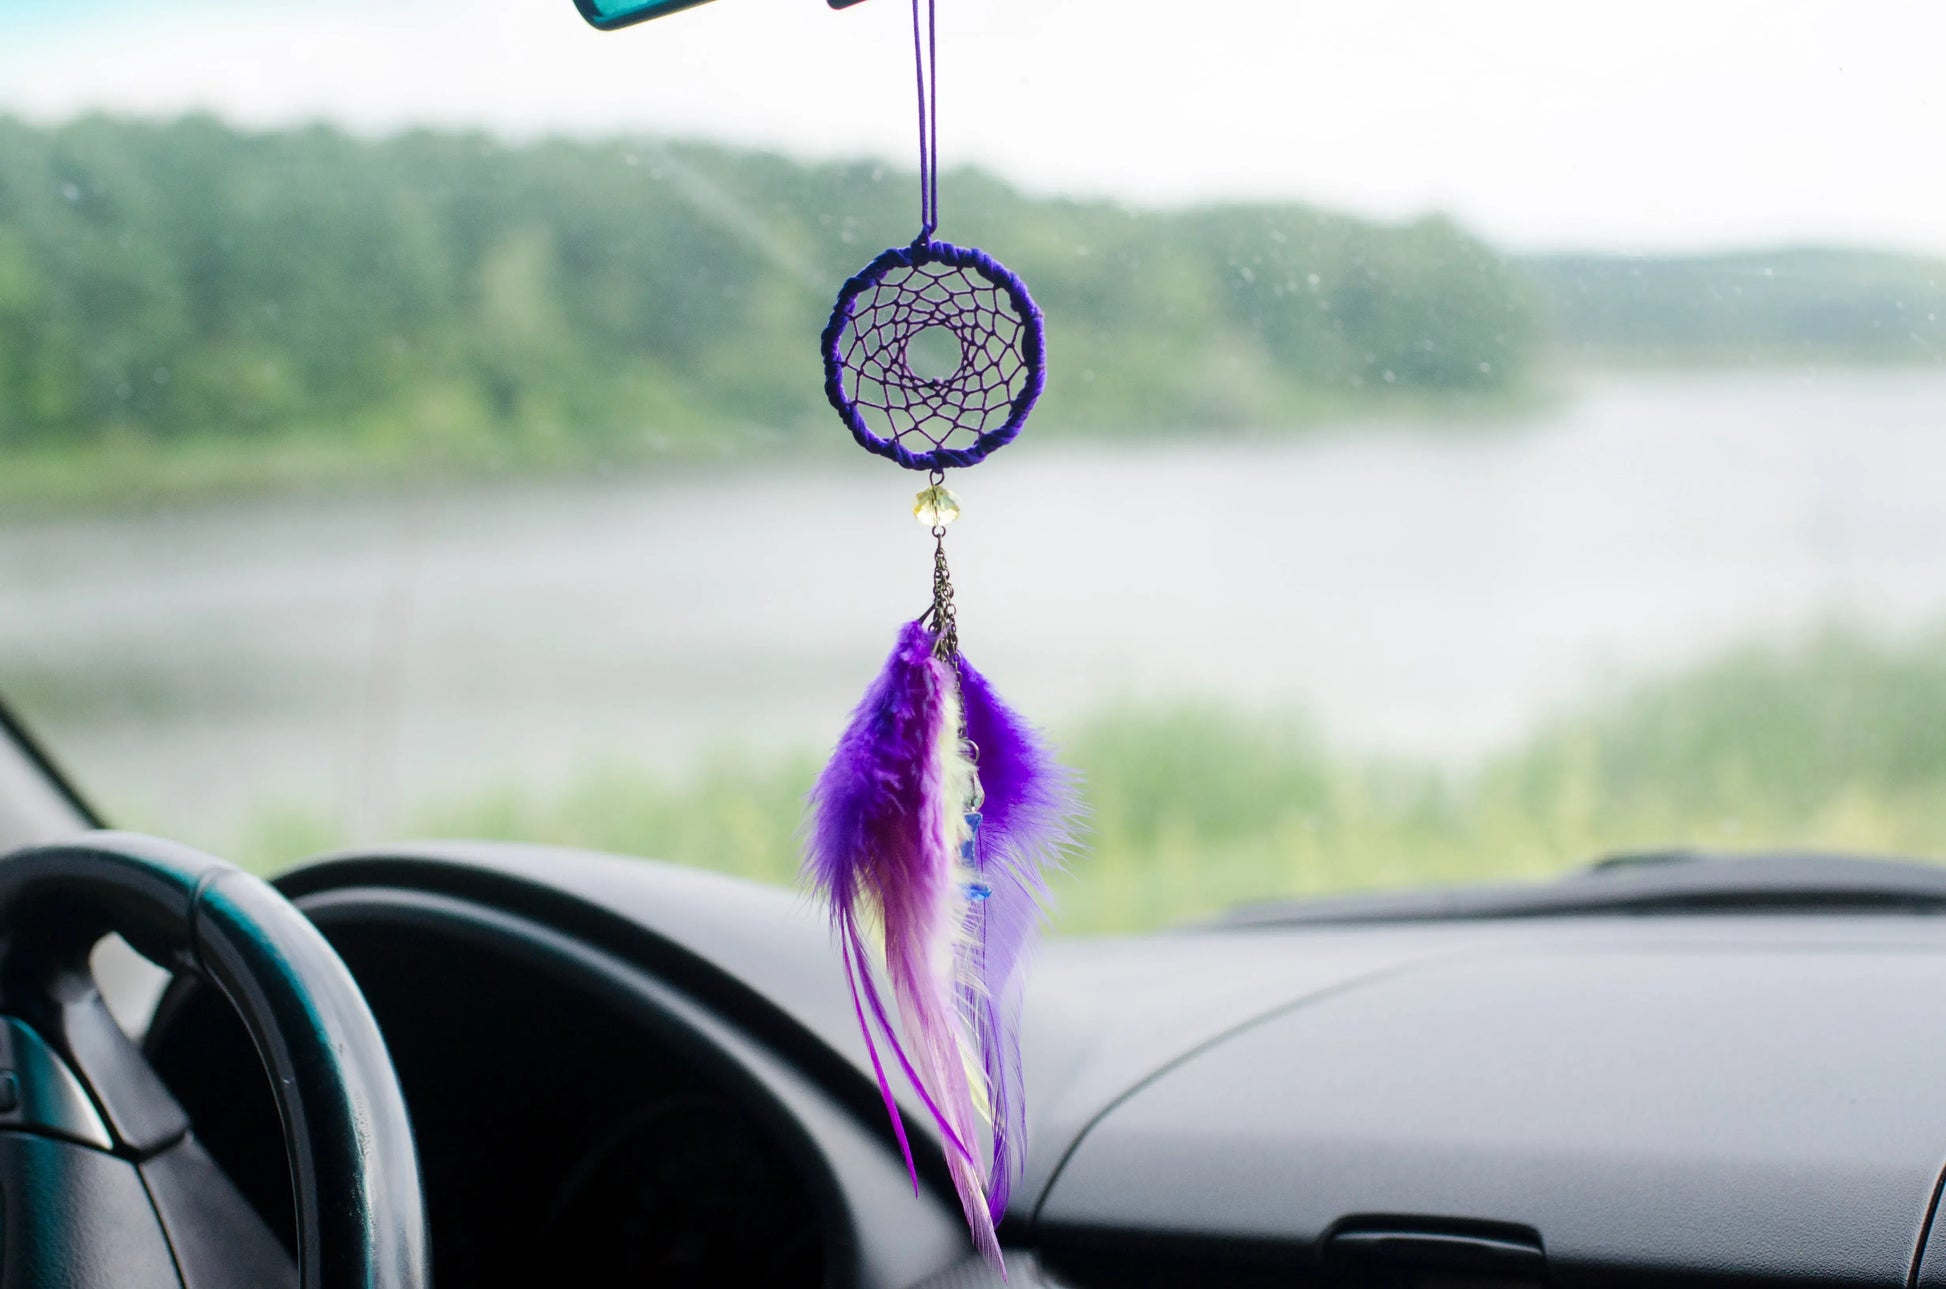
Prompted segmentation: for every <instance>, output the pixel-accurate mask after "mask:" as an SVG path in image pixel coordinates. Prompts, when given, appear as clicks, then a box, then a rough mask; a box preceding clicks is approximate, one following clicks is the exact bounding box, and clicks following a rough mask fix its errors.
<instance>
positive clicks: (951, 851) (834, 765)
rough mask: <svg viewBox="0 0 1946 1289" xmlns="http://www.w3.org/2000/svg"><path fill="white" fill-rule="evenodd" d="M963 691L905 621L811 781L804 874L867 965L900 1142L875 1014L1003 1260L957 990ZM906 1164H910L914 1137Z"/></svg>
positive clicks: (869, 1000) (864, 983)
mask: <svg viewBox="0 0 1946 1289" xmlns="http://www.w3.org/2000/svg"><path fill="white" fill-rule="evenodd" d="M957 690H958V686H957V685H956V683H955V678H954V676H953V673H952V670H951V668H950V667H949V666H948V665H947V664H945V663H942V662H940V661H939V660H937V659H935V658H934V657H933V637H932V633H931V632H929V631H927V630H926V629H925V627H924V625H923V624H921V623H918V622H912V623H908V624H907V625H906V627H905V628H904V630H903V631H901V632H900V634H899V640H898V644H897V645H896V646H895V647H894V648H893V650H892V656H891V657H890V658H888V659H887V660H886V663H885V667H884V669H883V670H882V671H880V673H879V676H878V679H877V680H876V681H874V682H873V684H872V687H871V688H870V689H869V690H868V691H866V694H865V698H864V700H863V701H862V702H860V703H859V705H858V708H857V710H856V711H855V712H853V713H852V718H851V724H850V725H849V727H847V729H846V730H845V733H844V735H843V737H842V738H840V739H839V741H838V747H837V750H836V751H835V752H834V753H833V755H832V758H831V763H830V764H829V765H827V766H826V767H825V770H824V773H823V774H822V775H820V776H819V778H818V782H817V785H816V786H815V787H814V788H813V789H812V791H811V800H810V805H811V826H810V829H809V837H808V844H807V846H806V854H805V870H806V873H807V875H808V876H809V877H810V879H811V880H812V882H813V883H814V884H815V885H816V886H817V887H818V888H819V889H820V890H822V891H823V892H824V893H825V895H826V897H827V898H828V899H829V901H830V905H831V916H832V921H833V923H834V925H835V927H836V929H837V931H838V935H839V939H840V948H841V950H842V951H843V952H844V953H845V954H846V955H847V967H848V968H852V967H855V968H856V976H855V978H854V979H853V980H852V991H853V999H854V1001H856V1000H857V998H858V995H859V992H860V990H861V989H862V991H863V994H864V998H865V1002H866V1004H868V1006H861V1007H860V1008H859V1018H860V1026H861V1029H862V1030H863V1033H864V1037H865V1045H866V1048H867V1049H868V1051H869V1052H870V1054H871V1057H872V1065H873V1068H874V1070H875V1071H876V1072H877V1075H878V1080H879V1091H880V1094H881V1095H882V1096H883V1097H884V1099H885V1104H886V1109H887V1111H888V1112H890V1114H891V1116H892V1121H893V1125H894V1128H895V1130H896V1131H897V1132H898V1135H899V1139H900V1143H901V1145H902V1146H905V1129H904V1125H903V1124H902V1123H901V1122H900V1120H899V1114H898V1109H897V1107H896V1106H895V1105H894V1103H893V1100H892V1093H891V1088H890V1085H889V1084H888V1082H887V1080H886V1078H885V1073H884V1069H883V1066H882V1064H881V1063H880V1061H879V1057H878V1045H877V1043H876V1041H875V1040H874V1039H873V1037H872V1033H873V1027H872V1025H870V1024H867V1023H866V1015H867V1012H868V1011H869V1015H870V1018H871V1019H872V1020H874V1021H876V1022H877V1026H878V1028H879V1030H880V1031H882V1033H883V1034H884V1037H885V1040H886V1042H887V1044H888V1046H890V1048H891V1049H892V1052H893V1054H894V1056H896V1057H897V1059H898V1062H899V1065H900V1067H901V1068H902V1069H903V1070H904V1071H905V1074H906V1077H907V1078H908V1079H910V1080H911V1081H912V1083H913V1086H914V1089H915V1090H916V1091H917V1092H918V1094H919V1096H920V1098H921V1100H922V1101H923V1102H924V1103H925V1105H926V1109H927V1111H928V1112H929V1113H930V1114H931V1115H932V1117H933V1118H934V1120H935V1121H936V1122H937V1124H938V1127H939V1130H940V1133H941V1135H942V1136H943V1137H945V1139H946V1142H947V1152H946V1163H947V1168H948V1171H949V1172H950V1173H951V1174H952V1177H953V1184H954V1186H955V1188H956V1189H957V1190H958V1191H959V1194H960V1202H961V1205H962V1207H963V1208H964V1209H965V1210H966V1217H967V1222H968V1224H969V1226H970V1227H971V1229H972V1233H973V1239H974V1243H975V1244H976V1245H977V1246H979V1248H980V1251H981V1252H982V1253H983V1254H985V1255H986V1256H987V1257H989V1258H990V1259H992V1260H994V1261H995V1263H996V1264H997V1263H998V1261H999V1257H1000V1249H999V1243H998V1241H997V1239H996V1238H995V1236H994V1233H993V1221H992V1218H991V1216H990V1214H989V1211H988V1206H987V1201H986V1196H985V1191H986V1166H985V1161H984V1160H983V1159H981V1158H980V1157H978V1156H977V1155H975V1153H974V1151H973V1149H972V1147H973V1145H974V1144H975V1142H976V1140H977V1138H976V1135H975V1129H976V1128H977V1126H978V1125H977V1123H976V1121H975V1117H974V1095H973V1090H972V1088H971V1087H970V1086H969V1084H968V1079H967V1060H966V1057H965V1054H964V1049H963V1046H962V1042H963V1040H962V1031H961V1027H960V1017H959V1009H958V1006H957V1002H956V999H955V994H954V988H953V964H952V950H951V945H952V941H953V938H954V936H955V935H956V934H957V930H958V923H959V919H960V917H961V915H962V908H961V905H962V904H963V902H964V898H965V897H964V895H963V893H962V892H961V891H960V889H959V887H958V884H957V882H956V881H955V878H954V869H955V866H956V865H957V863H958V859H959V847H960V837H961V834H962V832H963V830H964V827H965V825H964V822H963V817H964V811H965V803H964V795H965V792H966V790H967V787H968V786H969V784H970V779H968V778H967V777H966V773H965V771H966V767H965V765H964V762H963V761H961V760H958V754H957V733H958V731H957V728H956V726H957V723H958V715H959V698H958V693H957ZM873 923H877V924H878V926H879V927H880V928H881V929H882V931H883V932H884V939H885V974H886V977H887V979H888V980H889V982H890V984H891V992H892V996H893V998H894V999H895V1000H896V1001H897V1003H898V1010H899V1025H898V1027H897V1029H896V1030H895V1029H894V1027H893V1026H892V1024H891V1023H890V1019H889V1017H888V1016H887V1014H886V1010H885V1006H884V1003H883V1002H882V1000H881V998H880V996H879V992H878V989H877V986H876V984H875V982H874V980H873V973H872V968H871V957H870V954H869V951H868V949H867V947H866V943H865V928H866V927H868V926H870V925H872V924H873ZM900 1034H903V1035H904V1040H905V1041H904V1042H901V1041H900ZM968 1041H970V1036H968ZM906 1166H907V1168H908V1169H909V1170H910V1169H911V1168H912V1157H911V1150H910V1147H909V1146H906ZM914 1185H915V1187H916V1185H917V1174H916V1171H915V1172H914Z"/></svg>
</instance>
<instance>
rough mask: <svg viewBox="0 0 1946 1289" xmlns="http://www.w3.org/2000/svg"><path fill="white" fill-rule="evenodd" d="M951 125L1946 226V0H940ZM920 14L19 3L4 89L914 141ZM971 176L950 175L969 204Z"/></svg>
mask: <svg viewBox="0 0 1946 1289" xmlns="http://www.w3.org/2000/svg"><path fill="white" fill-rule="evenodd" d="M939 5H940V9H941V10H942V14H941V30H942V42H943V44H942V51H941V60H942V64H943V78H942V79H943V124H942V128H941V143H942V149H943V151H944V153H945V155H946V158H947V161H948V162H949V164H950V163H955V162H978V163H979V164H981V165H984V166H987V167H990V168H992V169H994V170H997V171H999V172H1000V173H1002V174H1004V175H1006V176H1008V177H1010V178H1012V179H1014V180H1016V181H1018V182H1020V183H1022V184H1024V185H1027V186H1029V187H1032V188H1034V189H1037V190H1041V191H1067V192H1082V193H1088V194H1108V195H1113V196H1119V197H1125V198H1128V199H1131V200H1136V201H1145V202H1146V201H1169V202H1176V201H1182V200H1189V199H1202V198H1209V197H1231V196H1277V197H1295V198H1302V199H1305V200H1310V201H1315V202H1320V203H1325V204H1329V205H1332V206H1337V207H1343V208H1348V209H1352V210H1356V211H1360V212H1364V213H1368V214H1373V215H1380V216H1386V217H1396V216H1405V215H1411V214H1416V213H1419V212H1422V211H1426V210H1432V209H1438V210H1444V211H1448V212H1450V213H1452V214H1454V215H1456V216H1457V217H1458V218H1460V219H1461V220H1463V221H1464V222H1466V223H1467V224H1469V225H1471V226H1472V227H1474V228H1476V229H1479V230H1480V231H1482V232H1484V233H1486V234H1487V235H1488V236H1490V237H1493V238H1495V239H1496V240H1498V241H1500V242H1502V243H1503V244H1506V245H1510V246H1515V247H1520V248H1544V247H1597V248H1605V249H1636V248H1640V249H1667V248H1691V247H1695V248H1706V247H1719V246H1726V245H1751V244H1766V243H1776V242H1781V241H1806V240H1817V241H1842V242H1855V243H1856V242H1862V243H1873V244H1882V245H1892V246H1905V247H1911V248H1918V249H1926V250H1931V251H1936V252H1941V253H1946V75H1943V74H1942V71H1941V69H1942V67H1946V3H1940V0H1844V2H1841V0H1819V2H1817V3H1810V2H1808V0H1631V2H1630V3H1628V4H1614V3H1604V4H1595V3H1591V2H1588V0H1481V2H1479V3H1468V2H1465V0H1331V2H1329V3H1319V2H1315V0H1175V2H1174V3H1165V2H1163V0H939ZM909 22H910V13H909V9H908V8H907V6H906V3H905V0H869V2H868V3H865V4H863V5H861V6H859V7H858V8H855V9H851V10H847V11H845V12H842V13H834V12H832V11H830V10H829V9H827V8H826V7H825V5H824V3H823V2H822V0H717V2H716V3H714V4H711V5H708V6H706V7H704V8H701V9H695V10H691V11H688V12H686V13H682V14H678V15H676V16H673V17H670V18H667V19H664V20H661V21H659V22H654V23H650V24H648V25H646V26H642V27H637V28H633V29H631V30H628V31H625V32H621V33H617V34H611V35H602V34H598V33H596V32H593V31H591V30H589V29H587V28H586V27H584V26H583V25H582V23H581V21H580V19H579V18H578V17H577V16H576V15H575V13H574V9H573V5H572V2H571V0H276V2H274V3H263V2H262V0H175V2H174V3H169V4H166V5H165V4H161V3H154V2H153V0H0V111H12V112H19V113H25V114H27V115H30V116H32V117H35V118H41V119H48V118H59V117H64V116H67V115H70V114H73V113H75V112H78V111H83V110H89V109H98V108H106V109H110V110H114V111H129V112H141V113H174V112H179V111H182V110H185V109H189V108H209V109H214V110H215V111H217V112H219V113H221V114H222V115H224V116H226V117H229V118H231V119H234V120H238V121H243V122H250V123H282V122H289V121H294V120H306V119H315V118H319V117H324V118H329V119H332V120H335V121H340V122H343V123H346V124H348V125H351V126H354V127H356V128H360V129H370V130H385V129H390V128H394V127H397V126H400V125H404V124H408V123H426V122H430V123H441V124H478V125H485V126H488V127H491V128H493V129H496V130H499V131H502V132H507V133H515V134H519V135H532V134H535V133H540V132H546V131H556V130H566V131H573V132H577V133H602V132H611V131H616V130H621V129H639V128H645V127H646V128H649V129H653V130H657V131H663V132H670V133H680V134H685V135H704V136H709V137H713V138H719V139H728V140H735V141H741V142H748V143H755V144H764V145H774V146H779V147H783V148H786V149H788V150H790V151H792V152H796V153H800V154H805V155H819V156H822V155H834V154H856V153H860V152H869V153H875V154H881V155H885V156H888V157H892V158H894V159H897V160H900V161H905V162H908V163H909V160H910V153H911V149H912V142H911V139H912V134H913V121H912V110H913V109H912V101H911V98H912V80H911V75H912V68H911V46H910V43H909V42H910V28H909ZM951 200H952V198H951V192H950V190H948V192H947V194H946V198H945V201H946V211H945V213H946V218H947V224H948V231H950V223H951V215H952V210H951Z"/></svg>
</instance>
